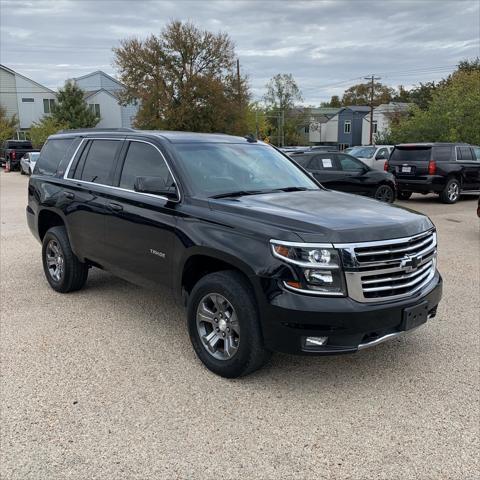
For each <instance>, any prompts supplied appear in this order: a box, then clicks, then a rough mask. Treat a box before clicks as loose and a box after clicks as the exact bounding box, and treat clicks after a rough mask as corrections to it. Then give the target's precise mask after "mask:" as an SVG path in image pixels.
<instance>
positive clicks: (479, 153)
mask: <svg viewBox="0 0 480 480" xmlns="http://www.w3.org/2000/svg"><path fill="white" fill-rule="evenodd" d="M473 153H474V155H475V159H474V160H477V162H478V161H480V147H473Z"/></svg>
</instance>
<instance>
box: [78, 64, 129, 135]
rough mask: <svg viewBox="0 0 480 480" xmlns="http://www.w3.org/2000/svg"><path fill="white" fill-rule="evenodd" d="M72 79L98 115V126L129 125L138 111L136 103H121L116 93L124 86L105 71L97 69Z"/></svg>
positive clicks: (117, 126) (116, 126)
mask: <svg viewBox="0 0 480 480" xmlns="http://www.w3.org/2000/svg"><path fill="white" fill-rule="evenodd" d="M73 81H74V82H75V83H76V84H77V85H78V86H79V87H80V88H81V89H82V90H84V91H85V101H86V102H87V104H88V106H89V108H90V109H91V110H92V111H93V112H95V113H96V114H97V115H98V116H99V117H100V122H99V123H98V124H97V127H98V128H121V127H124V128H125V127H131V126H132V123H133V121H134V119H135V116H136V114H137V112H138V105H136V104H134V103H130V104H128V105H126V106H124V105H121V104H120V103H119V100H118V94H119V93H120V92H121V91H122V90H123V89H124V88H125V87H124V86H123V85H122V84H121V83H120V82H119V81H118V80H115V79H114V78H113V77H111V76H110V75H107V74H106V73H105V72H102V71H97V72H93V73H89V74H88V75H84V76H83V77H78V78H74V79H73Z"/></svg>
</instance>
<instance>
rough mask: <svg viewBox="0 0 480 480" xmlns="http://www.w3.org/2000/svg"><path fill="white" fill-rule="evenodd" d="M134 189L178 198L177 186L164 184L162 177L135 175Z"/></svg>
mask: <svg viewBox="0 0 480 480" xmlns="http://www.w3.org/2000/svg"><path fill="white" fill-rule="evenodd" d="M134 189H135V191H136V192H140V193H151V194H152V195H160V196H162V197H167V198H171V199H178V192H177V187H175V186H174V185H170V186H167V185H165V179H164V178H163V177H136V178H135V185H134Z"/></svg>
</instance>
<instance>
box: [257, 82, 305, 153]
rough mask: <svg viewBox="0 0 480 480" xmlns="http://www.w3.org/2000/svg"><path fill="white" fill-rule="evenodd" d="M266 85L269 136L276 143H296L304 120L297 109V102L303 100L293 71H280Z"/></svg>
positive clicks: (265, 100) (265, 96)
mask: <svg viewBox="0 0 480 480" xmlns="http://www.w3.org/2000/svg"><path fill="white" fill-rule="evenodd" d="M265 87H266V89H267V91H266V93H265V95H264V97H263V100H264V102H265V105H266V114H267V122H268V124H269V128H268V136H269V138H270V139H271V141H272V143H274V144H276V145H283V144H285V145H296V144H297V143H298V141H299V138H300V137H299V135H298V133H297V129H298V127H299V126H300V125H301V124H302V122H303V118H302V116H301V115H299V114H298V113H299V112H298V109H297V110H295V103H296V102H301V101H302V100H303V99H302V94H301V92H300V89H299V88H298V85H297V82H296V81H295V79H294V78H293V76H292V74H291V73H279V74H277V75H275V76H274V77H273V78H271V79H270V81H269V82H268V83H267V84H266V86H265ZM282 137H283V138H282Z"/></svg>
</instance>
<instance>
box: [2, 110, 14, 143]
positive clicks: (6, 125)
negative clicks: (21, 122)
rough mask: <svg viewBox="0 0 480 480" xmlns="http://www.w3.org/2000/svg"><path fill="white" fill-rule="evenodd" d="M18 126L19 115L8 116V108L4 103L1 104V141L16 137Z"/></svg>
mask: <svg viewBox="0 0 480 480" xmlns="http://www.w3.org/2000/svg"><path fill="white" fill-rule="evenodd" d="M17 127H18V120H17V116H16V115H13V117H8V116H7V110H6V109H5V107H3V105H0V142H1V143H3V142H4V141H5V140H8V139H9V138H14V136H15V132H16V131H17Z"/></svg>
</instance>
